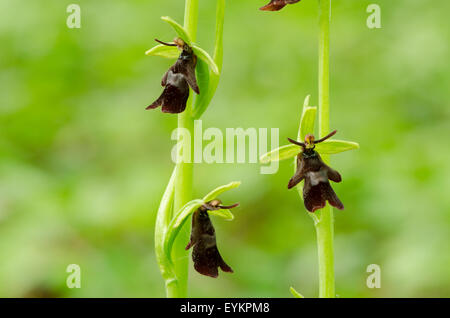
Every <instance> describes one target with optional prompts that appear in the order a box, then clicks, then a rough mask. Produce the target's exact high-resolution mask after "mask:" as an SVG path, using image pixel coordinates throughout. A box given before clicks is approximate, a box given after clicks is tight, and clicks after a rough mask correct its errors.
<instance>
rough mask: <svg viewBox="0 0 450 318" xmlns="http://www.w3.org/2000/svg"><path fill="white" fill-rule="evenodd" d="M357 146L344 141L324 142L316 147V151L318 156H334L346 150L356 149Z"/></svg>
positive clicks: (354, 143)
mask: <svg viewBox="0 0 450 318" xmlns="http://www.w3.org/2000/svg"><path fill="white" fill-rule="evenodd" d="M358 148H359V144H358V143H356V142H352V141H345V140H333V139H331V140H325V141H324V142H321V143H320V144H317V145H316V150H317V152H319V153H320V154H329V155H331V154H336V153H340V152H344V151H348V150H353V149H358Z"/></svg>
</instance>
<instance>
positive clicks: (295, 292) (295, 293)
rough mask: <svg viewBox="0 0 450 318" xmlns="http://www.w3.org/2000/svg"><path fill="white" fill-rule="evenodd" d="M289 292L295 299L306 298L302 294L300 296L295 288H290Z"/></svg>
mask: <svg viewBox="0 0 450 318" xmlns="http://www.w3.org/2000/svg"><path fill="white" fill-rule="evenodd" d="M289 291H290V292H291V294H292V295H293V296H294V297H295V298H305V296H303V295H302V294H300V293H299V292H298V291H296V290H295V289H294V287H291V288H289Z"/></svg>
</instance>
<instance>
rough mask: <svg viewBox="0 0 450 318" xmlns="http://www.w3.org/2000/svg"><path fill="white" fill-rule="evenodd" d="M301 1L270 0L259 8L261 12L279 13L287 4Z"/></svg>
mask: <svg viewBox="0 0 450 318" xmlns="http://www.w3.org/2000/svg"><path fill="white" fill-rule="evenodd" d="M300 1H301V0H271V1H270V3H268V4H266V5H265V6H263V7H261V8H259V10H262V11H279V10H281V9H283V8H284V7H285V6H286V5H288V4H294V3H297V2H300Z"/></svg>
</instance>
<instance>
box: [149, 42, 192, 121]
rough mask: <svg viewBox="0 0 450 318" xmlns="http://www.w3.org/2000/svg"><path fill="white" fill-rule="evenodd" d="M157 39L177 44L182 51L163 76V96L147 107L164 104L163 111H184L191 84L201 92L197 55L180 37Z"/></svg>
mask: <svg viewBox="0 0 450 318" xmlns="http://www.w3.org/2000/svg"><path fill="white" fill-rule="evenodd" d="M156 41H157V42H159V43H161V44H164V45H167V46H177V47H178V48H180V49H181V50H182V51H181V54H180V56H179V57H178V59H177V61H176V62H175V64H174V65H173V66H172V67H171V68H170V69H169V70H168V71H167V72H166V73H165V74H164V76H163V78H162V81H161V85H162V86H163V87H164V91H163V92H162V94H161V96H160V97H159V98H158V99H157V100H156V101H155V102H154V103H153V104H151V105H150V106H148V107H147V108H146V109H154V108H157V107H159V106H162V112H163V113H171V114H178V113H182V112H183V111H184V110H185V109H186V102H187V100H188V98H189V86H190V87H191V88H192V89H193V90H194V92H196V93H197V94H200V90H199V88H198V85H197V79H196V77H195V67H196V65H197V56H196V55H195V54H194V52H193V50H192V48H191V47H190V46H189V45H188V44H186V43H185V42H184V41H183V40H182V39H180V38H176V39H175V40H174V43H166V42H162V41H159V40H156Z"/></svg>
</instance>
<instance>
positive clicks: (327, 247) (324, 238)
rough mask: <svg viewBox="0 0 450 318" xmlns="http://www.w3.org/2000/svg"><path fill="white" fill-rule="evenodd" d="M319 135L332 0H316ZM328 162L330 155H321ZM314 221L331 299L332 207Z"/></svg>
mask: <svg viewBox="0 0 450 318" xmlns="http://www.w3.org/2000/svg"><path fill="white" fill-rule="evenodd" d="M319 7H320V9H319V27H320V34H319V138H321V137H324V136H325V135H327V134H328V133H329V130H330V21H331V0H319ZM322 158H323V160H324V161H325V162H326V163H328V162H329V156H322ZM319 213H320V217H319V222H317V224H316V233H317V248H318V256H319V297H321V298H334V297H335V285H334V248H333V236H334V219H333V208H332V207H331V206H330V205H327V206H326V207H325V208H324V209H322V210H321V211H320V212H319Z"/></svg>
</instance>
